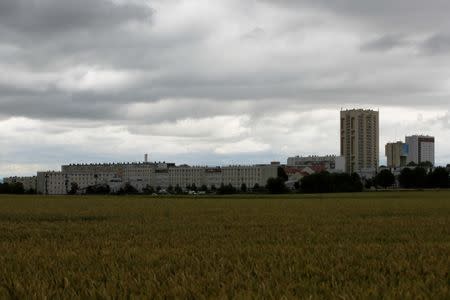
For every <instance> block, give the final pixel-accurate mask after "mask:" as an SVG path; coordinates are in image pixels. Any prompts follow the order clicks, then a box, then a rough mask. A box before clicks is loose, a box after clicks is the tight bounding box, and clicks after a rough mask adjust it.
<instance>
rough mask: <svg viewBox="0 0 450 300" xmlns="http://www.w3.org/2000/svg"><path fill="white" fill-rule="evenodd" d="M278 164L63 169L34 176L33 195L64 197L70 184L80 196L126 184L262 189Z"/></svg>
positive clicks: (140, 187)
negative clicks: (98, 188)
mask: <svg viewBox="0 0 450 300" xmlns="http://www.w3.org/2000/svg"><path fill="white" fill-rule="evenodd" d="M279 166H280V165H279V164H266V165H251V166H240V165H239V166H224V167H207V166H194V167H192V166H188V165H181V166H176V165H175V164H173V163H148V162H147V163H145V162H144V163H115V164H114V163H113V164H75V165H64V166H62V167H61V171H60V172H54V171H51V172H38V175H37V191H38V193H42V194H48V195H62V194H67V193H68V192H69V191H70V189H71V187H72V184H76V185H77V186H78V191H79V192H80V193H83V191H85V190H86V188H87V187H89V186H96V185H104V184H107V185H109V186H110V188H111V190H112V191H113V192H115V191H118V190H119V189H120V188H121V187H123V186H124V185H125V184H127V183H128V184H130V185H132V186H133V187H135V188H136V189H137V190H138V191H140V192H142V191H143V189H144V188H145V187H147V186H152V187H153V188H157V187H160V188H162V189H167V188H168V187H169V186H172V187H176V186H179V187H180V188H182V189H186V188H187V187H188V186H192V185H195V186H197V187H198V188H199V187H201V186H203V185H205V186H207V187H208V188H211V187H213V186H215V187H216V188H218V187H220V185H221V184H225V185H227V184H231V185H233V186H234V187H236V188H240V187H241V185H242V184H245V185H246V186H247V187H248V188H252V187H253V186H254V185H255V184H258V185H260V186H264V185H265V184H266V183H267V180H268V179H269V178H271V177H276V176H277V171H278V167H279Z"/></svg>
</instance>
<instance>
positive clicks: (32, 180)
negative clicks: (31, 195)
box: [3, 176, 37, 191]
mask: <svg viewBox="0 0 450 300" xmlns="http://www.w3.org/2000/svg"><path fill="white" fill-rule="evenodd" d="M3 182H4V183H8V184H14V183H21V184H22V185H23V188H24V189H25V191H28V190H36V184H37V177H36V176H27V177H17V176H15V177H6V178H3Z"/></svg>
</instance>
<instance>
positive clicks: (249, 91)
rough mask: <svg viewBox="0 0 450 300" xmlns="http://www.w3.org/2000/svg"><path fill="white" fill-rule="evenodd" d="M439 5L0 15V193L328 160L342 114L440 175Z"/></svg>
mask: <svg viewBox="0 0 450 300" xmlns="http://www.w3.org/2000/svg"><path fill="white" fill-rule="evenodd" d="M449 11H450V1H448V0H429V1H423V0H377V1H373V0H354V1H351V0H292V1H289V0H285V1H283V0H278V1H269V0H248V1H242V0H239V1H238V0H226V1H224V0H220V1H219V0H189V1H188V0H185V1H183V0H155V1H152V0H147V1H145V0H132V1H130V0H127V1H125V0H77V1H73V0H0V128H1V130H0V177H2V176H7V175H15V174H17V175H26V174H32V173H34V172H35V171H37V170H41V169H42V170H48V169H57V168H58V167H59V166H60V165H61V164H62V163H70V162H108V161H138V160H143V155H144V153H149V154H150V159H151V160H152V161H154V160H157V161H174V162H177V163H191V164H193V163H197V164H212V165H220V164H228V163H243V162H247V163H259V162H269V161H271V160H281V161H285V160H286V158H287V156H289V155H309V154H337V153H338V151H339V138H338V134H339V111H340V109H341V108H354V107H358V108H359V107H360V108H373V109H377V110H378V109H379V110H380V121H381V126H380V130H381V139H380V142H381V144H380V151H381V153H380V158H381V162H383V161H384V160H385V159H384V144H385V143H386V142H388V141H394V140H401V139H404V136H405V135H409V134H416V133H422V134H430V135H434V136H435V137H436V143H437V144H436V156H437V157H436V161H437V163H440V164H444V163H450V67H449V66H450V18H449V17H448V12H449Z"/></svg>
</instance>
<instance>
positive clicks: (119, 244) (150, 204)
mask: <svg viewBox="0 0 450 300" xmlns="http://www.w3.org/2000/svg"><path fill="white" fill-rule="evenodd" d="M0 298H1V299H3V298H18V299H32V298H38V299H42V298H47V299H51V298H57V299H61V298H68V299H77V298H78V299H86V298H89V299H92V298H100V299H109V298H183V299H210V298H222V299H225V298H233V299H248V298H250V299H251V298H253V299H271V298H275V299H291V298H312V299H324V298H326V299H361V298H375V299H376V298H396V299H408V298H414V299H421V298H422V299H427V298H428V299H450V192H443V191H441V192H392V193H368V194H351V195H349V194H343V195H316V196H309V195H286V196H230V197H178V198H176V197H161V198H155V197H150V196H148V197H145V196H130V197H125V196H124V197H116V196H111V197H81V196H73V197H68V196H65V197H63V196H61V197H43V196H1V197H0Z"/></svg>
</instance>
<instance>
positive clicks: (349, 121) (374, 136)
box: [341, 109, 380, 174]
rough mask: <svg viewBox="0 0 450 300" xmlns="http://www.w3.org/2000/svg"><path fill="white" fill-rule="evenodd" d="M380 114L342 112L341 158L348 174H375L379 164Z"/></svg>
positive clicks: (352, 110) (353, 110) (356, 111)
mask: <svg viewBox="0 0 450 300" xmlns="http://www.w3.org/2000/svg"><path fill="white" fill-rule="evenodd" d="M379 133H380V131H379V112H377V111H373V110H363V109H351V110H343V111H341V156H344V157H345V171H346V172H347V173H353V172H356V173H360V174H361V173H374V172H376V171H377V170H378V162H379V141H380V137H379Z"/></svg>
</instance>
